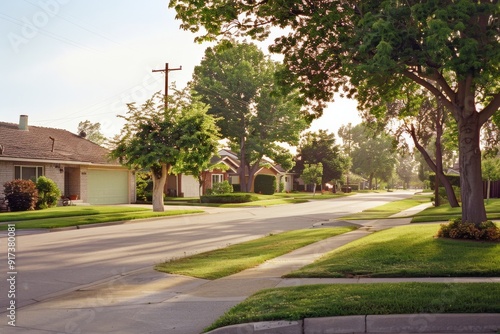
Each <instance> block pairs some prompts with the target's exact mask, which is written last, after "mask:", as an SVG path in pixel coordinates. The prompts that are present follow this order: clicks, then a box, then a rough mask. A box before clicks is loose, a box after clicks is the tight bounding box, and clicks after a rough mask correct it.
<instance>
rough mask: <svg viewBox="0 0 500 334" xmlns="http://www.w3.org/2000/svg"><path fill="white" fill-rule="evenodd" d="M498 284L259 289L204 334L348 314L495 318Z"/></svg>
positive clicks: (339, 285)
mask: <svg viewBox="0 0 500 334" xmlns="http://www.w3.org/2000/svg"><path fill="white" fill-rule="evenodd" d="M499 295H500V284H494V283H450V284H446V283H378V284H332V285H306V286H298V287H291V288H280V289H269V290H263V291H261V292H258V293H256V294H255V295H253V296H251V297H249V298H248V299H246V300H245V301H244V302H242V303H241V304H239V305H237V306H235V307H233V308H232V309H230V310H229V311H228V312H227V313H226V314H224V315H223V316H222V317H221V318H219V319H218V320H217V321H216V322H215V323H214V324H212V325H211V326H210V327H209V328H207V329H206V331H208V330H213V329H215V328H218V327H223V326H229V325H234V324H241V323H248V322H254V321H272V320H301V319H304V318H315V317H333V316H348V315H369V314H373V315H379V314H417V313H431V314H432V313H498V312H500V304H499V303H498V296H499Z"/></svg>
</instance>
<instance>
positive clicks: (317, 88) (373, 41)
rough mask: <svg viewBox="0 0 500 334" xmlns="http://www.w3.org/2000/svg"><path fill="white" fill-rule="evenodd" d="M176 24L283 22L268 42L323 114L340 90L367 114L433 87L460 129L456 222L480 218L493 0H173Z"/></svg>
mask: <svg viewBox="0 0 500 334" xmlns="http://www.w3.org/2000/svg"><path fill="white" fill-rule="evenodd" d="M170 7H173V8H175V10H176V11H177V17H178V18H179V19H181V20H182V22H183V23H182V24H181V27H182V28H183V29H186V30H190V31H192V32H199V31H200V29H201V28H204V29H205V30H204V31H205V34H204V36H201V37H198V40H213V39H215V38H217V37H219V36H228V35H234V34H246V35H249V36H252V37H254V38H259V39H263V38H266V37H268V36H269V34H270V31H271V28H272V27H280V28H287V29H282V30H281V31H282V32H283V36H281V37H278V38H276V39H275V42H274V45H273V46H271V50H272V51H274V52H277V53H282V54H283V55H284V64H285V66H284V68H283V72H282V75H281V80H282V83H283V86H286V87H288V88H289V89H297V88H298V89H299V90H300V91H301V94H302V98H303V99H304V100H305V101H309V102H310V103H311V104H312V105H313V106H315V107H316V109H317V111H318V112H321V110H322V109H323V107H324V105H325V103H326V102H328V101H330V100H331V99H332V97H333V94H334V93H336V92H338V91H341V90H343V91H344V92H345V93H346V94H347V96H349V97H353V98H356V99H357V100H358V102H359V104H358V106H359V108H360V109H362V110H369V111H370V113H380V112H385V105H386V103H387V102H390V101H392V100H394V98H395V97H396V96H397V95H398V92H399V91H401V88H402V87H403V86H404V85H407V84H408V83H410V82H412V83H415V84H418V85H419V86H421V87H422V88H424V89H426V90H428V91H429V92H430V93H431V94H433V95H434V96H435V97H436V98H437V99H438V100H441V103H443V105H444V106H445V108H446V109H447V110H448V111H449V112H450V113H451V115H452V117H453V119H454V121H455V122H456V123H457V129H458V131H459V140H458V142H459V164H460V173H461V175H462V177H461V197H462V204H463V208H462V220H463V221H464V222H466V221H468V222H471V223H474V224H476V225H478V224H480V223H481V222H483V221H485V220H486V210H485V207H484V202H483V198H482V185H481V184H482V181H481V153H480V152H481V150H480V146H479V138H480V135H479V134H480V129H481V127H482V126H483V125H484V124H485V123H487V122H489V121H490V119H491V117H492V116H493V115H494V114H495V113H496V112H497V110H498V109H499V107H500V91H499V89H500V76H498V72H499V67H500V66H499V64H500V38H499V35H500V29H499V22H500V21H499V19H498V18H499V17H500V6H499V5H498V2H497V1H486V0H480V1H470V0H457V1H449V0H435V1H417V0H409V1H398V0H385V1H378V0H364V1H344V0H332V1H303V0H290V1H284V0H279V1H253V0H252V1H250V0H231V1H230V0H221V1H212V2H204V1H194V0H171V1H170Z"/></svg>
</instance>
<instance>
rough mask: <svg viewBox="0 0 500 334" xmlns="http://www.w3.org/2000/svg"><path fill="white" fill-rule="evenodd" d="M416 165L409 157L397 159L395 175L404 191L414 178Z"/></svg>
mask: <svg viewBox="0 0 500 334" xmlns="http://www.w3.org/2000/svg"><path fill="white" fill-rule="evenodd" d="M416 165H417V163H416V162H415V160H414V159H413V158H412V157H411V156H409V155H405V156H400V157H399V160H398V164H397V167H396V173H397V174H398V176H399V178H400V179H401V181H403V188H404V189H408V188H410V181H411V180H412V178H413V177H414V176H415V169H416Z"/></svg>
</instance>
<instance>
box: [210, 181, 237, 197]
mask: <svg viewBox="0 0 500 334" xmlns="http://www.w3.org/2000/svg"><path fill="white" fill-rule="evenodd" d="M232 192H233V186H232V185H231V184H230V183H229V182H228V181H223V182H218V183H215V184H214V185H213V186H212V188H211V189H210V188H209V189H207V195H222V194H230V193H232Z"/></svg>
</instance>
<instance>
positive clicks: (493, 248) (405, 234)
mask: <svg viewBox="0 0 500 334" xmlns="http://www.w3.org/2000/svg"><path fill="white" fill-rule="evenodd" d="M438 229H439V224H422V225H415V224H413V225H409V226H401V227H394V228H391V229H388V230H383V231H379V232H376V233H373V234H371V235H368V236H366V237H364V238H361V239H358V240H355V241H353V242H351V243H349V244H347V245H344V246H343V247H340V248H337V249H335V250H333V251H331V252H330V253H328V254H326V255H324V256H323V257H322V258H320V259H319V260H318V261H316V262H314V263H312V264H310V265H308V266H305V267H303V268H301V269H299V270H297V271H295V272H293V273H291V274H288V275H287V277H332V278H334V277H355V276H361V277H474V276H482V277H485V276H493V277H496V276H500V243H493V242H476V241H462V240H452V239H444V238H435V237H434V236H435V235H436V234H437V232H438Z"/></svg>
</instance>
